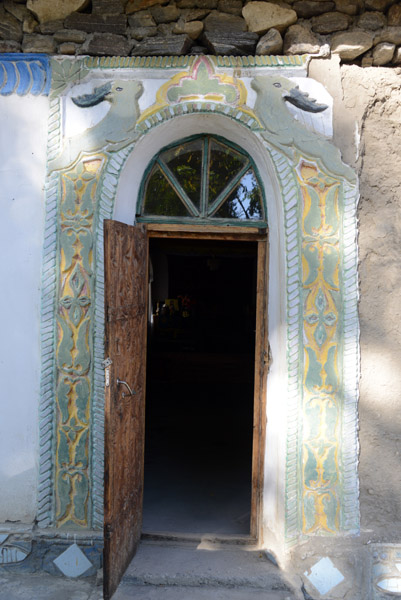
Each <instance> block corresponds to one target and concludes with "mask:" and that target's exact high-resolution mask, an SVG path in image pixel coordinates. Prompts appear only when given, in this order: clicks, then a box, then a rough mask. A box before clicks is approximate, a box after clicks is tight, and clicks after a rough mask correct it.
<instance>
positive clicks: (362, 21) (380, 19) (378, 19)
mask: <svg viewBox="0 0 401 600" xmlns="http://www.w3.org/2000/svg"><path fill="white" fill-rule="evenodd" d="M386 25H387V19H386V17H385V15H383V14H382V13H380V12H377V11H366V12H364V13H363V14H362V15H361V16H360V17H359V18H358V27H359V28H360V29H368V30H369V31H377V30H378V29H382V28H383V27H385V26H386Z"/></svg>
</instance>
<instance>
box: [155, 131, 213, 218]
mask: <svg viewBox="0 0 401 600" xmlns="http://www.w3.org/2000/svg"><path fill="white" fill-rule="evenodd" d="M202 147H203V139H197V140H194V141H192V142H188V143H186V144H180V145H179V146H175V147H174V148H170V150H167V151H166V152H163V154H162V155H161V158H162V159H163V161H164V162H165V163H166V165H167V166H168V168H169V169H170V170H171V171H172V172H173V173H174V175H175V177H176V178H177V180H178V182H179V183H180V185H181V186H182V187H183V189H184V190H185V192H186V193H187V194H188V197H189V198H190V199H191V200H192V202H193V203H194V204H195V206H196V208H198V210H199V208H200V198H201V181H202Z"/></svg>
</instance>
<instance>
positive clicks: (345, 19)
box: [312, 12, 351, 34]
mask: <svg viewBox="0 0 401 600" xmlns="http://www.w3.org/2000/svg"><path fill="white" fill-rule="evenodd" d="M350 22H351V18H350V16H349V15H346V14H344V13H340V12H332V13H325V14H324V15H320V16H319V17H313V19H312V30H313V31H314V32H315V33H323V34H324V33H334V32H335V31H344V30H345V29H348V26H349V25H350Z"/></svg>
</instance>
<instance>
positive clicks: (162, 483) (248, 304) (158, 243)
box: [143, 238, 257, 535]
mask: <svg viewBox="0 0 401 600" xmlns="http://www.w3.org/2000/svg"><path fill="white" fill-rule="evenodd" d="M149 244H150V248H149V251H150V263H151V272H150V282H151V283H150V302H149V321H150V325H149V334H148V360H147V365H148V369H147V384H146V385H147V388H146V433H145V488H144V508H143V532H144V533H150V532H151V533H155V532H174V533H198V534H199V533H214V534H222V535H225V534H228V535H230V534H231V535H249V534H250V516H251V492H252V439H253V423H254V415H253V412H254V409H253V404H254V373H255V322H256V276H257V242H245V241H238V242H236V241H235V242H234V241H222V240H188V239H159V238H152V239H150V240H149Z"/></svg>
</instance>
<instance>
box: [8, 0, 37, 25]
mask: <svg viewBox="0 0 401 600" xmlns="http://www.w3.org/2000/svg"><path fill="white" fill-rule="evenodd" d="M4 8H5V9H6V11H7V12H8V13H10V15H12V16H13V17H15V18H16V19H18V21H24V19H26V18H27V17H28V15H30V14H31V13H30V12H29V10H28V9H27V7H26V6H23V5H22V4H16V3H15V2H13V1H12V0H4Z"/></svg>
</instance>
